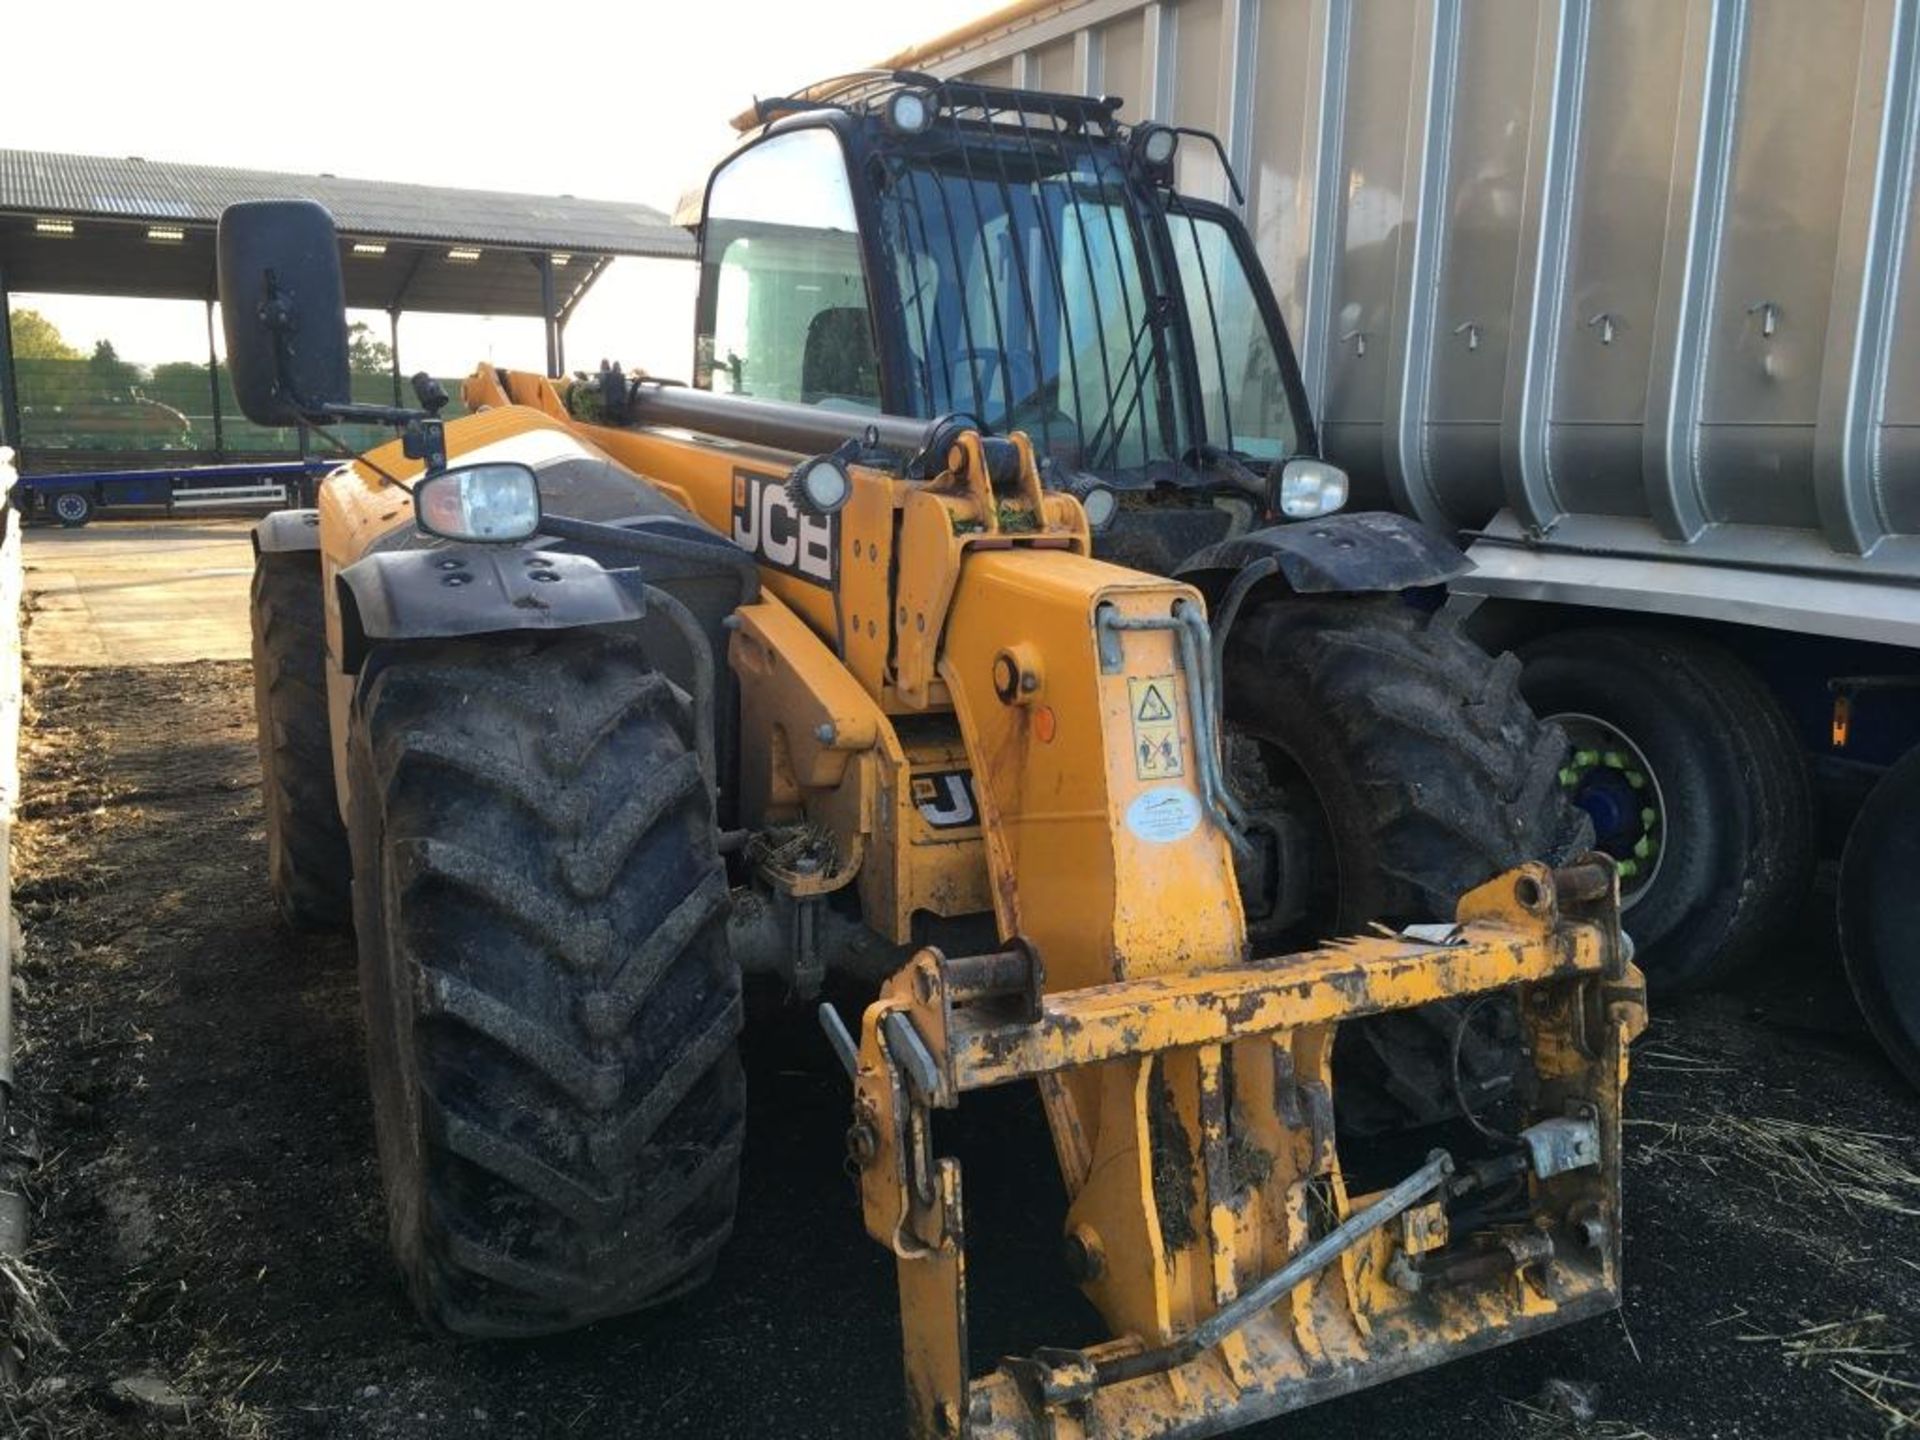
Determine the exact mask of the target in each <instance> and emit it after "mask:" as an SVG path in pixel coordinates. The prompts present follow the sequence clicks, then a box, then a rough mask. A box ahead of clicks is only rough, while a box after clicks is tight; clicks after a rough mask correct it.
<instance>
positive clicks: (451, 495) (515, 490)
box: [413, 465, 540, 544]
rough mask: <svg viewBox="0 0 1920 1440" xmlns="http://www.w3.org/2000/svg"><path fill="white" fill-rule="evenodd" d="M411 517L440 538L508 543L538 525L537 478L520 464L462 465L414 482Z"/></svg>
mask: <svg viewBox="0 0 1920 1440" xmlns="http://www.w3.org/2000/svg"><path fill="white" fill-rule="evenodd" d="M413 516H414V520H415V522H416V523H417V524H418V525H419V526H420V528H421V529H422V530H424V531H426V532H427V533H428V534H429V535H438V536H440V537H441V538H442V539H444V540H480V541H492V542H496V543H500V544H513V543H516V542H518V541H521V540H525V539H526V538H527V537H529V536H530V535H532V534H533V533H534V532H535V531H537V530H538V529H539V528H540V481H539V479H538V477H536V476H535V475H534V473H533V470H532V469H531V468H530V467H529V466H526V465H462V466H458V467H456V468H455V469H452V470H442V471H440V472H439V473H438V474H435V475H428V476H425V477H423V478H422V479H420V480H419V481H417V482H415V484H414V487H413Z"/></svg>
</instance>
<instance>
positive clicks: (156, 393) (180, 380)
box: [146, 360, 207, 406]
mask: <svg viewBox="0 0 1920 1440" xmlns="http://www.w3.org/2000/svg"><path fill="white" fill-rule="evenodd" d="M146 388H147V393H148V394H149V395H151V396H152V397H153V398H154V399H156V400H164V401H165V402H166V403H167V404H169V405H189V406H193V405H198V406H204V405H205V404H206V403H207V362H206V361H204V360H202V361H200V362H199V363H198V364H196V363H195V362H193V361H192V360H167V361H163V362H162V363H160V364H158V365H156V366H154V367H153V374H152V376H151V377H149V379H148V381H147V387H146Z"/></svg>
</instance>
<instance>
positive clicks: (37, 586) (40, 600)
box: [24, 516, 255, 665]
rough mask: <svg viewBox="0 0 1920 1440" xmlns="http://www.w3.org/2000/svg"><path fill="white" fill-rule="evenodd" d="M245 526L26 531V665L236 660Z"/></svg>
mask: <svg viewBox="0 0 1920 1440" xmlns="http://www.w3.org/2000/svg"><path fill="white" fill-rule="evenodd" d="M254 523H255V520H254V519H253V518H252V517H234V518H231V519H213V518H209V517H204V516H203V517H199V518H195V519H191V520H155V521H126V520H103V521H96V522H94V523H93V524H91V525H88V526H85V527H83V528H81V529H78V530H65V529H61V528H58V527H46V526H35V527H33V528H31V529H29V530H28V531H27V532H26V535H25V537H24V538H25V543H26V572H27V573H26V581H27V597H28V609H29V613H30V614H31V615H32V620H31V622H30V626H29V629H28V632H27V654H28V656H29V658H30V660H31V663H33V664H34V665H164V664H170V663H173V662H176V661H181V660H244V659H246V658H247V654H248V649H249V634H248V622H247V587H248V584H249V581H250V578H251V576H252V573H253V547H252V545H251V543H250V542H249V540H248V538H247V536H248V532H249V531H250V530H251V529H252V528H253V525H254Z"/></svg>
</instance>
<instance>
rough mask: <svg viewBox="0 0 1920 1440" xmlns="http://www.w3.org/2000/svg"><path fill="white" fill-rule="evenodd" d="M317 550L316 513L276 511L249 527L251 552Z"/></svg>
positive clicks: (318, 519)
mask: <svg viewBox="0 0 1920 1440" xmlns="http://www.w3.org/2000/svg"><path fill="white" fill-rule="evenodd" d="M319 548H320V512H319V511H318V510H276V511H274V512H273V513H272V514H271V515H269V516H267V518H266V519H264V520H262V521H261V522H260V523H259V524H258V525H256V526H254V527H253V553H254V554H255V555H256V556H260V555H288V554H295V553H298V552H299V551H302V550H313V551H317V550H319Z"/></svg>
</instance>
